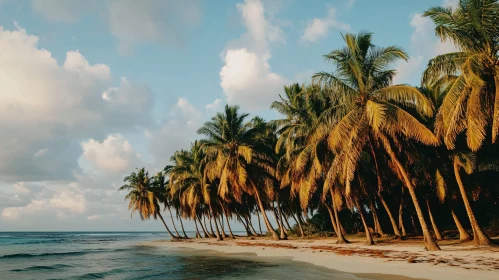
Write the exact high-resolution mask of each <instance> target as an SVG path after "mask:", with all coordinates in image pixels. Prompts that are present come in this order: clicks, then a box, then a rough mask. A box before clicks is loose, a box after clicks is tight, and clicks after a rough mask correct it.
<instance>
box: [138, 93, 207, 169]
mask: <svg viewBox="0 0 499 280" xmlns="http://www.w3.org/2000/svg"><path fill="white" fill-rule="evenodd" d="M202 119H203V115H202V113H201V112H200V111H199V110H198V109H196V108H195V107H194V106H192V104H191V103H189V101H188V100H187V99H186V98H184V97H180V98H178V100H177V104H175V106H174V107H173V109H172V110H171V112H170V114H169V115H168V117H167V118H166V119H165V120H164V121H163V122H162V124H161V125H160V126H159V128H157V129H154V130H150V131H147V134H146V135H148V138H149V139H150V153H151V154H152V155H153V157H154V159H155V164H154V165H155V167H156V168H163V167H164V166H163V165H166V164H168V162H169V159H170V157H171V156H172V155H173V153H174V152H175V151H177V150H179V149H188V148H189V146H190V143H191V142H192V141H194V140H195V139H197V138H198V135H197V133H196V132H197V130H198V129H199V127H200V126H201V125H202Z"/></svg>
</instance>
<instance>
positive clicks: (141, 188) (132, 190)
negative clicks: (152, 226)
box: [119, 168, 160, 220]
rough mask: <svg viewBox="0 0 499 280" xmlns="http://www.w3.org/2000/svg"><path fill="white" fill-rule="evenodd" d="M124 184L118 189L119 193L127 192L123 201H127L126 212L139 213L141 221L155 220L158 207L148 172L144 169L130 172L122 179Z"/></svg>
mask: <svg viewBox="0 0 499 280" xmlns="http://www.w3.org/2000/svg"><path fill="white" fill-rule="evenodd" d="M124 182H125V184H124V185H123V186H121V187H120V188H119V190H120V191H129V193H128V194H127V195H126V196H125V200H129V201H130V202H129V204H128V210H131V211H132V213H131V214H133V212H139V215H140V219H141V220H148V219H150V218H151V217H153V218H154V219H156V218H157V216H158V214H159V212H160V207H159V203H158V197H157V196H156V193H155V192H154V187H153V184H152V180H151V179H150V178H149V172H147V171H145V169H144V168H141V169H140V170H139V169H137V172H132V173H131V174H130V175H128V176H126V177H125V178H124Z"/></svg>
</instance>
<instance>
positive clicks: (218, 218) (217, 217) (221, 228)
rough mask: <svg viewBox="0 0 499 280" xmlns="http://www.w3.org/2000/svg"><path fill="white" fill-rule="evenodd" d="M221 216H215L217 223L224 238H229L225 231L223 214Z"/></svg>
mask: <svg viewBox="0 0 499 280" xmlns="http://www.w3.org/2000/svg"><path fill="white" fill-rule="evenodd" d="M220 215H221V216H222V217H220V216H215V224H218V225H219V226H220V233H221V234H222V238H227V234H226V233H225V229H224V225H223V214H220Z"/></svg>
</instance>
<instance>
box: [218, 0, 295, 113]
mask: <svg viewBox="0 0 499 280" xmlns="http://www.w3.org/2000/svg"><path fill="white" fill-rule="evenodd" d="M237 8H238V10H239V12H240V13H241V17H242V20H243V24H244V26H245V27H246V29H247V32H246V33H245V34H243V35H242V36H241V37H240V38H239V39H238V40H236V41H233V42H230V43H229V44H228V47H227V48H226V50H225V51H224V53H223V54H222V59H223V61H224V66H223V67H222V69H221V70H220V79H221V82H220V85H221V87H222V89H223V91H224V94H225V95H226V97H227V101H228V102H229V103H231V104H239V105H241V106H243V107H244V108H245V109H262V108H268V107H269V106H270V102H271V101H272V100H274V99H275V98H276V97H277V94H278V93H279V92H280V91H281V88H282V86H283V85H284V84H286V83H287V82H288V81H287V79H286V78H284V77H282V76H281V75H279V74H277V73H274V72H272V70H271V67H270V64H269V60H270V57H271V52H270V46H269V44H270V43H285V41H284V38H283V35H282V30H281V28H280V27H279V25H277V24H274V23H273V22H271V21H270V20H269V19H268V18H267V17H266V15H265V9H264V7H263V3H262V1H260V0H245V1H244V3H240V4H237Z"/></svg>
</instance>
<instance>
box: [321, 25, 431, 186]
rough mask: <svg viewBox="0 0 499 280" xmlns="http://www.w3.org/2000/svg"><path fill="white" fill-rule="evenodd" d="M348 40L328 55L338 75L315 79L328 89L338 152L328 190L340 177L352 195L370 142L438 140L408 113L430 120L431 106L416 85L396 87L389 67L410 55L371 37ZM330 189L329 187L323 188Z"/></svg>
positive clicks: (331, 144) (330, 138)
mask: <svg viewBox="0 0 499 280" xmlns="http://www.w3.org/2000/svg"><path fill="white" fill-rule="evenodd" d="M344 40H345V43H346V45H347V46H346V47H345V48H343V49H340V50H335V51H332V52H331V53H329V54H327V55H325V58H326V60H327V61H331V62H333V63H334V65H335V67H336V69H335V71H334V72H333V73H327V72H320V73H317V74H315V75H314V77H313V78H314V81H315V82H318V83H321V84H322V85H323V86H325V87H326V88H327V89H328V91H327V93H328V95H329V98H330V99H331V100H332V102H333V106H334V107H335V110H334V111H331V112H330V114H329V116H328V120H327V123H328V124H334V127H333V128H332V130H331V131H330V132H329V135H328V144H329V147H330V148H331V150H332V151H333V152H334V153H335V159H334V161H333V164H332V166H331V169H330V170H329V172H328V182H329V183H328V184H327V186H328V187H330V186H331V184H332V183H333V182H334V181H335V180H336V179H337V178H340V179H341V180H342V181H343V182H345V185H346V188H347V192H348V190H349V186H350V182H351V181H352V180H353V179H354V172H355V170H356V167H357V163H358V161H359V158H360V155H361V153H362V150H363V148H364V147H365V145H367V144H368V143H371V142H373V141H375V140H378V139H379V140H381V139H386V138H387V137H391V138H395V137H399V136H402V137H406V138H411V139H414V140H416V141H419V142H422V143H424V144H428V145H437V144H438V140H437V139H436V137H435V136H434V135H433V133H432V132H431V131H430V130H429V129H428V128H426V127H425V126H424V125H423V124H421V123H420V122H419V121H418V119H417V118H416V117H414V116H412V115H411V114H410V113H408V112H407V110H406V109H407V108H410V109H414V110H415V111H416V112H417V114H419V116H421V117H430V116H432V114H433V111H434V109H433V105H432V103H431V102H430V101H429V100H428V99H427V98H426V97H425V96H424V95H423V94H422V93H420V92H419V91H418V90H417V89H416V88H414V87H411V86H407V85H392V78H393V76H394V75H395V70H393V69H391V68H390V64H391V63H393V62H395V61H397V60H399V59H404V60H407V59H408V56H407V54H406V53H405V52H404V51H402V50H401V49H400V48H398V47H396V46H390V47H385V48H381V47H376V46H375V45H373V44H372V42H371V40H372V36H371V33H362V32H361V33H359V34H358V35H354V34H346V35H345V36H344ZM320 129H329V126H326V127H323V128H320ZM371 144H372V143H371ZM326 191H328V188H324V192H326Z"/></svg>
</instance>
